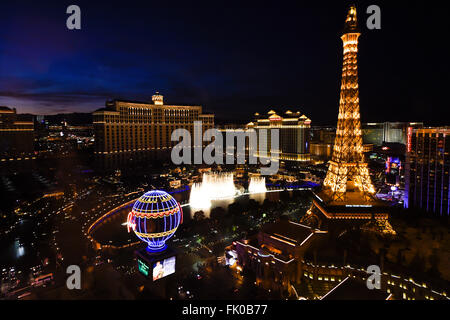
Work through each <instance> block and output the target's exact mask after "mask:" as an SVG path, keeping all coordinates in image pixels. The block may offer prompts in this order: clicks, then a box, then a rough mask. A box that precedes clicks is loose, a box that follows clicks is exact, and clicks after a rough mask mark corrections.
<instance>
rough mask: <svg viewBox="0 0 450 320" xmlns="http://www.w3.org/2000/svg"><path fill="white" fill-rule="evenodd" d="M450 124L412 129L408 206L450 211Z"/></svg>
mask: <svg viewBox="0 0 450 320" xmlns="http://www.w3.org/2000/svg"><path fill="white" fill-rule="evenodd" d="M449 137H450V127H445V128H426V129H413V128H410V129H409V133H408V144H407V157H406V174H405V207H406V208H413V207H417V208H422V209H424V210H426V211H428V212H430V213H434V214H436V215H439V216H447V217H448V216H449V215H450V174H449V172H450V158H449V153H450V138H449Z"/></svg>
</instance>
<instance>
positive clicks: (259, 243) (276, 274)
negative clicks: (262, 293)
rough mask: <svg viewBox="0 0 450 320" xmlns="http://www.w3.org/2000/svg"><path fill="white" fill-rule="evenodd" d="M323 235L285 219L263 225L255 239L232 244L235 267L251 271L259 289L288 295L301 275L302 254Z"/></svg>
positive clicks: (321, 232)
mask: <svg viewBox="0 0 450 320" xmlns="http://www.w3.org/2000/svg"><path fill="white" fill-rule="evenodd" d="M324 234H326V232H323V231H318V230H314V229H311V228H310V227H307V226H304V225H301V224H298V223H295V222H292V221H287V220H280V221H278V222H275V223H271V224H267V225H265V226H264V227H263V228H262V229H261V231H260V232H259V233H258V235H257V236H256V237H253V238H250V239H246V240H242V241H236V242H235V250H236V253H237V261H238V268H239V269H244V268H248V269H250V270H252V271H253V272H254V273H255V274H256V284H257V285H259V286H262V287H263V288H266V289H270V290H277V291H280V292H282V291H287V292H288V293H289V294H292V290H293V287H292V285H295V284H299V283H300V281H301V278H302V275H303V271H302V263H301V262H302V259H303V254H304V253H305V251H306V250H307V249H308V248H309V246H310V245H311V243H312V242H313V241H314V239H316V238H317V237H320V236H322V235H324Z"/></svg>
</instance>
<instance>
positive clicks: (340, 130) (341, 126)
mask: <svg viewBox="0 0 450 320" xmlns="http://www.w3.org/2000/svg"><path fill="white" fill-rule="evenodd" d="M360 35H361V33H360V32H359V30H358V21H357V16H356V8H355V7H354V6H351V7H350V10H349V12H348V15H347V19H346V20H345V28H344V33H343V35H342V37H341V39H342V42H343V44H344V61H343V65H342V82H341V96H340V102H339V117H338V124H337V130H336V140H335V143H334V150H333V157H332V160H331V161H330V165H329V167H328V173H327V176H326V178H325V181H324V187H325V188H328V189H329V191H331V197H332V199H333V200H334V201H346V200H347V197H346V192H347V190H348V189H359V190H360V191H361V193H362V195H363V197H364V199H365V200H366V201H370V200H372V199H373V194H374V193H375V189H374V187H373V185H372V182H371V179H370V176H369V169H368V166H367V162H365V160H364V153H363V152H364V151H363V140H362V132H361V120H360V113H359V89H358V60H357V58H358V38H359V36H360Z"/></svg>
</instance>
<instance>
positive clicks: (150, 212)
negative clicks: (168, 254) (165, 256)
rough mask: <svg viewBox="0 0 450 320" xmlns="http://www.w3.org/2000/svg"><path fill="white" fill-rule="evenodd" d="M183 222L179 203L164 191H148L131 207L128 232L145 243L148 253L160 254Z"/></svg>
mask: <svg viewBox="0 0 450 320" xmlns="http://www.w3.org/2000/svg"><path fill="white" fill-rule="evenodd" d="M182 221H183V211H182V210H181V207H180V205H179V203H178V202H177V201H176V200H175V199H174V198H173V197H172V196H171V195H170V194H168V193H167V192H165V191H158V190H155V191H149V192H147V193H145V194H144V195H143V196H141V197H140V198H139V199H138V200H137V201H136V202H135V203H134V205H133V209H132V210H131V212H130V214H129V215H128V219H127V225H128V230H129V231H130V229H132V230H133V231H134V233H135V234H136V236H137V237H138V238H139V239H141V240H142V241H144V242H146V243H147V245H148V247H147V250H148V251H150V252H161V251H164V250H165V249H166V248H167V245H166V241H167V240H168V239H169V238H171V237H172V236H173V235H174V234H175V231H176V230H177V228H178V226H179V225H180V223H182Z"/></svg>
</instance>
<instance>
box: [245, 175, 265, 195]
mask: <svg viewBox="0 0 450 320" xmlns="http://www.w3.org/2000/svg"><path fill="white" fill-rule="evenodd" d="M248 192H249V193H250V194H253V193H266V192H267V188H266V178H264V177H251V178H250V183H249V185H248Z"/></svg>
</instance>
